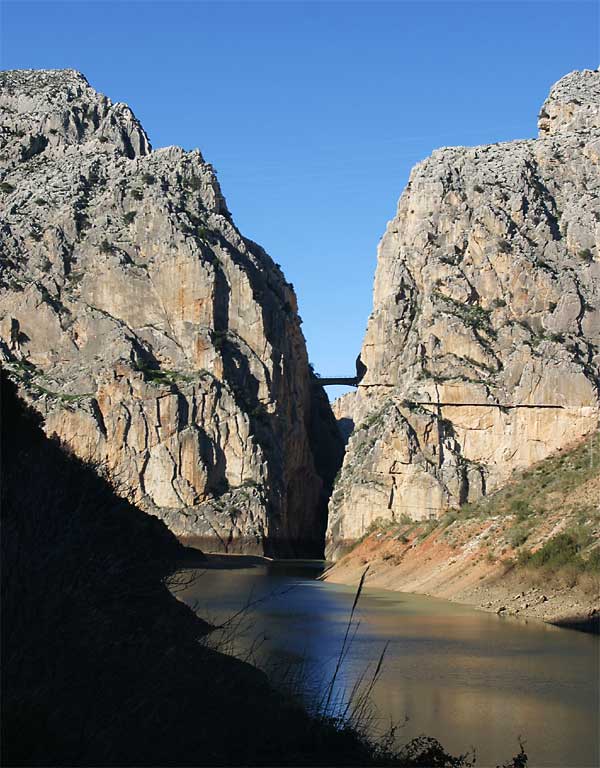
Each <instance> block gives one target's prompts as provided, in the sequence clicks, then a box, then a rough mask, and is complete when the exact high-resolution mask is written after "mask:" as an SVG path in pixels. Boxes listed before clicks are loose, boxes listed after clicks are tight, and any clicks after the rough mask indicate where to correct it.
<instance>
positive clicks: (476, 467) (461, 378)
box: [328, 70, 600, 556]
mask: <svg viewBox="0 0 600 768" xmlns="http://www.w3.org/2000/svg"><path fill="white" fill-rule="evenodd" d="M599 164H600V72H598V71H589V70H586V71H583V72H573V73H571V74H569V75H567V76H566V77H564V78H563V79H562V80H560V81H559V82H558V83H557V84H556V85H555V86H554V87H553V88H552V90H551V93H550V95H549V97H548V99H547V100H546V102H545V104H544V105H543V107H542V110H541V113H540V118H539V138H537V139H535V140H528V141H514V142H509V143H504V144H494V145H490V146H482V147H474V148H466V147H451V148H445V149H440V150H437V151H435V152H434V153H433V154H432V156H431V157H430V158H428V159H427V160H425V161H424V162H422V163H420V164H419V165H417V166H416V167H415V169H414V170H413V172H412V174H411V176H410V180H409V183H408V186H407V188H406V190H405V191H404V193H403V195H402V197H401V198H400V202H399V205H398V211H397V214H396V217H395V218H394V219H393V220H392V221H391V222H390V223H389V225H388V227H387V230H386V233H385V235H384V237H383V239H382V241H381V244H380V247H379V254H378V266H377V273H376V277H375V288H374V307H373V312H372V315H371V317H370V318H369V322H368V327H367V331H366V336H365V339H364V344H363V348H362V352H361V360H362V364H363V365H364V366H365V367H366V370H365V373H364V376H363V377H362V380H361V382H360V386H359V389H358V392H357V393H356V394H353V395H350V396H346V398H345V399H344V402H343V403H342V404H340V406H338V408H337V411H338V415H340V414H341V415H343V416H344V417H345V418H347V419H351V420H353V421H354V422H355V424H356V425H357V426H356V427H355V429H354V432H353V434H352V436H351V438H350V440H349V444H348V449H347V453H346V457H345V460H344V465H343V468H342V472H341V476H340V477H339V479H338V481H337V483H336V486H335V490H334V494H333V497H332V500H331V502H330V515H329V526H328V551H329V554H330V555H331V556H335V555H337V554H339V553H340V552H341V551H342V550H343V549H344V546H345V545H346V544H348V543H350V542H352V541H354V540H356V539H357V538H359V537H360V536H361V535H362V534H363V533H364V532H365V530H366V529H367V528H368V526H369V525H370V523H372V522H373V521H374V520H376V519H378V518H382V519H384V520H399V519H400V518H401V517H407V518H408V517H410V518H423V517H430V516H436V515H437V514H438V513H439V512H440V511H442V510H443V509H445V508H448V507H451V506H457V505H459V504H461V503H463V502H465V501H472V500H474V499H476V498H478V497H480V496H482V495H485V494H486V493H488V492H489V491H490V490H491V489H493V488H495V487H498V486H499V485H500V484H501V483H503V482H504V481H505V480H506V479H507V478H508V477H509V475H510V473H511V472H512V471H514V470H518V469H522V468H524V467H527V466H529V465H530V464H532V463H533V462H536V461H539V460H541V459H543V458H544V457H545V456H547V455H548V454H550V453H551V452H553V451H555V450H556V449H557V448H559V447H561V446H562V445H564V444H566V443H568V442H571V441H573V440H576V439H577V438H578V437H580V436H582V435H585V434H587V433H589V432H590V431H592V430H593V429H594V428H595V427H596V425H597V423H598V415H599V391H600V376H599V363H600V356H599V345H600V256H599V251H598V246H599V242H600V196H599V195H600V168H599ZM549 406H550V407H549Z"/></svg>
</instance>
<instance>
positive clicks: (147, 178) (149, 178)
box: [142, 173, 156, 186]
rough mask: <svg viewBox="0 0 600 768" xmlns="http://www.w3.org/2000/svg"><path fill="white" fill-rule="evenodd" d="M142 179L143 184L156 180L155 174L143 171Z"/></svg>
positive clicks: (152, 182)
mask: <svg viewBox="0 0 600 768" xmlns="http://www.w3.org/2000/svg"><path fill="white" fill-rule="evenodd" d="M142 181H143V182H144V184H147V185H148V186H149V185H150V184H154V182H155V181H156V176H153V175H152V174H151V173H143V174H142Z"/></svg>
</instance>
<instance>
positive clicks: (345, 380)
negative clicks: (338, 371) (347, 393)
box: [319, 376, 358, 387]
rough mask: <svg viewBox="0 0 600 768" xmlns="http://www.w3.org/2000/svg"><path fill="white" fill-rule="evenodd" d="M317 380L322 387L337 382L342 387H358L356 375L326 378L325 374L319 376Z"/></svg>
mask: <svg viewBox="0 0 600 768" xmlns="http://www.w3.org/2000/svg"><path fill="white" fill-rule="evenodd" d="M319 382H320V383H321V384H322V385H323V386H324V387H330V386H332V385H335V384H339V385H340V386H343V387H358V377H356V376H338V377H331V378H326V377H325V376H320V377H319Z"/></svg>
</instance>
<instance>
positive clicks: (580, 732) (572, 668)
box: [177, 557, 600, 768]
mask: <svg viewBox="0 0 600 768" xmlns="http://www.w3.org/2000/svg"><path fill="white" fill-rule="evenodd" d="M319 573H320V564H318V563H289V562H288V563H282V562H279V563H265V562H261V561H259V560H258V559H256V560H255V559H252V558H235V557H231V558H216V559H214V560H212V561H211V567H209V568H208V569H201V568H200V569H189V568H188V569H186V570H185V571H182V572H180V576H181V578H182V579H183V580H184V581H188V582H189V583H187V584H183V585H182V586H179V587H178V588H177V596H178V597H179V598H180V599H182V600H184V602H186V603H187V604H188V605H190V606H192V607H194V609H195V610H196V611H197V612H198V614H199V615H200V616H202V617H203V618H206V619H208V620H210V621H212V622H213V623H222V622H223V621H225V620H227V619H229V618H230V617H232V616H234V615H235V614H236V613H237V612H238V611H242V612H241V613H240V614H238V615H237V616H236V618H235V619H234V620H233V621H231V622H230V623H229V624H228V625H227V628H228V630H229V629H230V630H231V631H226V632H223V633H221V640H220V641H221V642H222V643H224V644H225V645H227V646H229V647H230V650H232V651H233V652H235V653H236V655H240V656H242V657H244V658H248V659H249V660H250V661H252V662H253V663H255V664H256V665H257V666H259V667H261V668H263V669H265V670H267V671H269V673H270V674H271V676H272V677H273V678H275V679H277V678H282V679H283V678H284V677H285V678H286V679H289V677H290V676H295V677H296V678H297V680H300V681H301V682H300V683H298V682H297V683H296V684H297V685H301V686H302V687H303V694H304V698H305V700H306V703H307V704H308V705H309V706H310V705H311V703H313V702H314V701H316V700H317V699H319V698H321V697H322V696H323V691H324V690H326V688H327V681H329V680H331V677H332V675H333V672H334V669H335V666H336V661H337V658H338V656H339V651H340V647H341V645H342V641H343V637H344V634H345V632H346V627H347V624H348V617H349V614H350V610H351V607H352V603H353V599H354V589H353V588H351V587H346V586H342V585H337V584H328V583H324V582H321V581H318V580H317V576H318V575H319ZM355 618H356V620H357V622H358V628H357V629H356V627H355V629H356V632H355V633H354V631H353V632H352V633H351V634H353V641H352V643H351V644H350V649H349V651H348V654H347V656H346V659H345V662H344V664H343V666H342V669H341V672H340V673H339V676H338V680H337V684H336V690H335V695H336V696H338V695H343V693H344V691H348V690H349V689H350V688H351V687H352V685H353V684H354V682H355V681H356V680H357V678H358V677H359V676H360V675H361V674H362V673H363V672H364V670H365V667H366V666H367V665H368V664H371V669H373V668H374V666H375V663H376V661H377V659H378V657H379V655H380V653H381V651H382V650H383V648H384V646H385V645H386V643H387V644H388V647H387V651H386V654H385V658H384V662H383V668H382V673H381V676H380V679H379V681H378V683H377V685H376V686H375V689H374V690H373V694H372V700H373V704H374V710H373V713H372V714H373V715H374V717H373V721H372V724H371V730H372V732H373V733H377V732H381V731H384V730H385V729H386V727H387V726H388V725H389V724H390V721H393V722H394V723H397V724H400V725H401V727H400V728H399V729H398V737H399V740H400V741H401V742H404V741H407V740H409V739H410V738H412V737H413V736H416V735H419V734H423V733H424V734H427V735H428V736H433V737H435V738H437V739H439V741H440V742H441V743H442V744H443V745H444V746H445V748H446V749H447V750H448V751H450V752H453V753H459V752H464V751H466V750H468V749H470V748H472V747H474V748H475V750H476V754H477V765H478V766H489V765H493V766H495V765H497V764H498V763H501V762H502V761H504V760H507V759H508V758H509V757H510V756H511V755H513V754H516V753H517V752H518V749H519V744H518V739H519V736H521V737H522V738H523V740H524V742H525V750H526V752H527V753H528V755H529V765H530V766H561V768H563V767H565V768H566V767H569V768H579V767H583V766H586V767H587V766H598V765H599V764H600V760H599V736H598V725H599V673H600V669H599V666H600V638H599V637H597V636H592V635H588V634H583V633H580V632H576V631H574V630H569V629H559V628H556V627H552V626H549V625H545V624H542V623H538V622H533V621H529V622H527V621H524V620H518V619H511V618H501V617H498V616H495V615H493V614H488V613H485V612H481V611H476V610H473V609H471V608H469V607H466V606H461V605H456V604H453V603H450V602H447V601H445V600H438V599H435V598H430V597H424V596H421V595H411V594H404V593H398V592H387V591H383V590H369V589H365V590H364V591H363V594H362V595H361V598H360V600H359V603H358V606H357V610H356V615H355ZM406 718H408V719H406Z"/></svg>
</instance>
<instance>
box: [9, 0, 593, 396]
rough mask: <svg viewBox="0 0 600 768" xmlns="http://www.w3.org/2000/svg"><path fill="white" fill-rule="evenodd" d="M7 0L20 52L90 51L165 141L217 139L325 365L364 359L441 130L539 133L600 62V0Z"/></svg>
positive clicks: (214, 149)
mask: <svg viewBox="0 0 600 768" xmlns="http://www.w3.org/2000/svg"><path fill="white" fill-rule="evenodd" d="M0 8H1V10H0V13H1V16H0V21H1V50H0V60H1V65H2V68H3V69H8V68H10V69H12V68H21V67H26V68H33V67H36V68H37V67H44V68H55V67H69V68H75V69H79V70H81V71H82V72H83V73H84V74H85V75H86V76H87V78H88V80H89V81H90V83H91V84H92V85H93V86H94V87H95V88H97V89H98V90H100V91H102V92H104V93H106V94H107V95H108V96H110V98H111V99H112V100H113V101H126V102H127V103H128V104H129V105H130V106H131V107H132V109H133V110H134V112H135V113H136V114H137V116H138V117H139V118H140V120H141V121H142V123H143V125H144V127H145V128H146V131H147V132H148V134H149V136H150V140H151V142H152V144H153V146H154V147H161V146H166V145H170V144H178V145H181V146H183V147H185V148H187V149H191V148H194V147H199V148H200V149H201V151H202V153H203V154H204V157H205V159H206V160H207V161H208V162H211V163H212V164H213V165H214V166H215V167H216V169H217V172H218V177H219V180H220V182H221V186H222V188H223V192H224V194H225V196H226V198H227V202H228V205H229V208H230V210H231V212H232V214H233V216H234V220H235V222H236V224H237V225H238V227H239V228H240V229H241V231H242V232H243V234H245V235H246V236H248V237H251V238H252V239H254V240H256V241H257V242H259V243H260V244H261V245H262V246H263V247H265V248H266V250H267V251H268V252H269V253H270V254H271V256H272V257H273V259H274V260H275V261H277V262H279V263H280V264H281V265H282V267H283V269H284V272H285V274H286V276H287V278H288V280H290V281H291V282H293V283H294V286H295V288H296V292H297V294H298V300H299V306H300V314H301V316H302V318H303V320H304V326H303V328H304V333H305V336H306V340H307V343H308V350H309V357H310V359H311V361H312V362H313V363H314V365H315V367H316V369H317V371H319V372H321V373H322V374H323V375H326V374H328V375H341V374H345V375H348V374H350V375H351V374H353V372H354V361H355V358H356V356H357V354H358V352H359V351H360V346H361V343H362V338H363V334H364V329H365V325H366V321H367V318H368V315H369V312H370V311H371V292H372V284H373V275H374V270H375V265H376V253H377V243H378V241H379V239H380V238H381V235H382V234H383V232H384V229H385V226H386V223H387V221H388V220H389V219H390V218H391V217H392V216H393V215H394V212H395V208H396V203H397V200H398V197H399V196H400V193H401V192H402V189H403V187H404V185H405V184H406V181H407V179H408V174H409V172H410V169H411V167H412V166H413V165H414V164H415V163H416V162H418V161H419V160H422V159H423V158H425V157H426V156H427V155H428V154H429V153H430V152H431V151H432V150H433V149H435V148H436V147H439V146H444V145H456V144H463V145H464V144H481V143H490V142H496V141H505V140H510V139H514V138H526V137H532V136H534V135H535V134H536V117H537V112H538V110H539V107H540V106H541V104H542V102H543V100H544V98H545V96H546V94H547V92H548V89H549V87H550V85H551V84H552V83H553V82H554V81H555V80H557V79H558V78H559V77H561V76H562V75H564V74H566V73H567V72H570V71H571V70H573V69H583V68H586V67H587V68H596V67H597V66H598V63H599V61H598V60H599V37H600V30H599V10H598V9H599V5H598V3H597V2H596V1H595V0H592V1H590V2H580V1H579V0H567V1H566V2H560V1H558V0H556V1H552V0H534V1H532V2H527V1H526V0H505V1H504V2H493V1H492V0H479V1H474V0H472V1H471V2H455V1H454V0H445V1H440V2H434V1H433V0H431V1H429V0H419V2H416V1H414V2H403V1H402V0H396V1H394V0H388V1H387V2H373V1H370V2H350V1H343V0H337V1H335V0H334V1H332V2H318V1H317V0H313V1H312V2H293V1H290V0H279V1H278V2H277V1H271V2H255V1H254V0H246V2H233V1H228V0H221V2H204V1H202V0H198V1H197V2H194V1H193V0H187V1H182V2H178V1H177V0H172V1H171V2H159V1H157V2H152V1H148V0H146V1H143V0H137V1H134V2H127V1H125V0H122V1H119V2H110V1H108V0H105V1H104V2H86V1H85V0H78V1H77V2H75V1H73V2H54V0H47V1H46V2H28V0H19V1H18V2H14V1H13V2H11V0H2V2H1V4H0ZM340 391H341V390H339V389H337V388H336V389H332V391H331V392H330V394H332V395H336V394H338V393H339V392H340Z"/></svg>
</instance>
